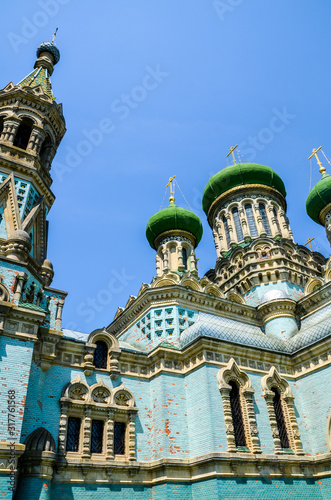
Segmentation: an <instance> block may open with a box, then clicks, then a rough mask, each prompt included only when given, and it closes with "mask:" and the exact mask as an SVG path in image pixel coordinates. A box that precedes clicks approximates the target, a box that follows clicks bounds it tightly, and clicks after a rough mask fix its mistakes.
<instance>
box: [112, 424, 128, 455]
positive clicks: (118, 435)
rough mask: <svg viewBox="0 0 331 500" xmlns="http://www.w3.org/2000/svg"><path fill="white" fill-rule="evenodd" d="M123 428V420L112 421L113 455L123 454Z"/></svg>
mask: <svg viewBox="0 0 331 500" xmlns="http://www.w3.org/2000/svg"><path fill="white" fill-rule="evenodd" d="M125 429H126V425H125V423H124V422H114V455H124V454H125Z"/></svg>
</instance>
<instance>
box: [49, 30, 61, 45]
mask: <svg viewBox="0 0 331 500" xmlns="http://www.w3.org/2000/svg"><path fill="white" fill-rule="evenodd" d="M58 29H59V28H56V30H55V31H54V35H53V37H52V42H51V43H54V42H55V38H56V35H57V30H58Z"/></svg>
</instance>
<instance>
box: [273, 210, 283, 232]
mask: <svg viewBox="0 0 331 500" xmlns="http://www.w3.org/2000/svg"><path fill="white" fill-rule="evenodd" d="M272 212H273V214H274V217H275V219H276V226H277V229H278V232H279V234H282V231H281V229H280V225H279V220H278V212H277V209H276V207H272Z"/></svg>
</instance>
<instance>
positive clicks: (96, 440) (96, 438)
mask: <svg viewBox="0 0 331 500" xmlns="http://www.w3.org/2000/svg"><path fill="white" fill-rule="evenodd" d="M104 426H105V423H104V421H103V420H92V428H91V447H90V451H91V453H102V452H103V430H104Z"/></svg>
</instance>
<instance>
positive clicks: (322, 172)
mask: <svg viewBox="0 0 331 500" xmlns="http://www.w3.org/2000/svg"><path fill="white" fill-rule="evenodd" d="M320 149H322V146H320V147H319V148H318V149H313V151H312V154H311V155H310V156H309V158H308V160H310V159H311V158H312V157H313V156H316V161H317V163H318V166H319V168H320V173H321V174H322V175H323V174H325V173H326V170H325V168H324V167H323V165H322V162H321V160H320V159H319V157H318V156H317V153H318V152H319V150H320Z"/></svg>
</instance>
